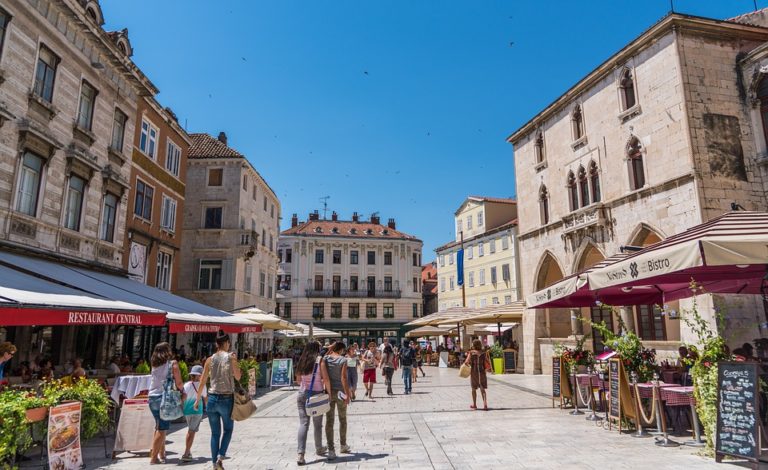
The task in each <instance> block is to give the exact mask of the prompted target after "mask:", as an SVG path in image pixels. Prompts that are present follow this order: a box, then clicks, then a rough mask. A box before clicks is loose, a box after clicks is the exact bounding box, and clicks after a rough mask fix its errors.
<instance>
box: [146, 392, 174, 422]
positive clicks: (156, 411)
mask: <svg viewBox="0 0 768 470" xmlns="http://www.w3.org/2000/svg"><path fill="white" fill-rule="evenodd" d="M162 400H163V397H162V395H157V396H150V397H149V411H151V412H152V416H154V417H155V430H157V431H167V430H169V429H171V422H170V421H166V420H164V419H160V402H161V401H162Z"/></svg>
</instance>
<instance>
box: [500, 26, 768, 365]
mask: <svg viewBox="0 0 768 470" xmlns="http://www.w3.org/2000/svg"><path fill="white" fill-rule="evenodd" d="M766 40H768V29H766V28H763V27H760V26H755V25H751V24H743V23H739V22H737V21H718V20H711V19H706V18H698V17H689V16H685V15H680V14H670V15H669V16H667V17H665V18H664V19H663V20H661V21H660V22H658V23H657V24H655V25H654V26H652V27H651V28H650V29H648V30H647V31H645V32H644V33H643V34H641V35H640V36H639V37H638V38H637V39H635V40H634V41H632V42H631V43H629V44H628V45H626V46H625V47H624V48H623V49H621V50H620V51H619V52H618V53H617V54H615V55H614V56H612V57H611V58H609V59H608V60H607V61H605V62H604V63H603V64H601V65H600V66H599V67H598V68H597V69H595V70H594V71H593V72H591V73H590V74H589V75H587V76H586V77H584V78H583V79H581V80H580V81H579V82H578V83H577V84H576V85H574V86H573V87H572V88H570V89H569V90H568V91H566V92H565V93H564V94H563V95H562V96H561V97H560V98H558V99H557V100H556V101H555V102H554V103H552V104H550V105H549V106H547V107H546V108H545V109H544V110H543V111H542V112H540V113H539V114H537V115H536V116H535V117H534V118H533V119H531V120H530V121H529V122H527V123H526V124H525V125H523V126H522V127H521V128H520V129H518V130H517V131H515V132H514V133H513V134H512V135H511V136H510V137H509V139H508V141H509V142H510V143H511V144H512V145H513V146H514V152H515V154H514V161H515V175H516V181H517V194H518V195H519V199H518V208H519V220H520V222H519V233H520V235H519V243H520V253H521V268H522V269H521V270H522V272H523V273H526V276H524V277H523V292H524V294H525V295H528V294H530V293H532V292H535V291H537V290H540V289H542V288H544V287H547V286H549V285H551V284H553V283H554V282H557V281H558V280H560V279H562V278H563V277H565V276H568V275H570V274H573V273H576V272H578V271H580V270H582V269H585V268H587V267H589V266H591V265H593V264H595V263H597V262H599V261H601V260H602V259H604V258H606V257H608V256H611V255H613V254H616V253H619V252H620V251H621V247H622V246H626V245H632V246H645V245H649V244H651V243H654V242H656V241H659V240H661V239H664V238H666V237H668V236H670V235H672V234H675V233H679V232H681V231H683V230H685V229H686V228H688V227H690V226H693V225H696V224H699V223H702V222H705V221H707V220H709V219H711V218H713V217H715V216H717V215H720V214H722V213H723V212H724V211H728V210H731V207H732V204H735V206H734V207H742V208H745V209H748V210H766V209H767V208H768V205H767V204H766V190H767V189H768V186H767V184H768V177H767V176H768V175H767V174H766V166H765V157H764V153H765V152H764V150H763V149H765V148H766V147H765V140H764V137H763V136H764V133H763V131H762V129H763V123H762V122H761V121H760V119H759V118H760V116H759V113H758V112H756V109H757V108H758V107H759V106H758V105H756V104H755V103H754V102H750V101H749V99H748V98H747V97H748V96H749V88H750V87H751V86H752V87H754V86H755V85H751V83H753V82H755V80H758V83H759V82H760V80H759V77H752V79H751V80H752V81H751V82H750V80H748V79H747V77H751V76H752V75H754V74H752V73H751V72H750V73H745V72H747V71H748V70H749V71H752V70H754V69H755V67H757V64H758V62H759V61H758V60H757V59H756V57H757V56H754V57H755V58H754V59H752V62H749V60H750V59H749V58H750V57H752V56H750V51H754V50H756V48H760V47H761V46H762V45H763V44H764V43H765V42H766ZM745 60H746V61H747V62H745ZM767 102H768V101H767ZM761 145H762V147H761ZM720 300H722V299H720ZM733 300H734V299H733V296H729V301H731V302H732V301H733ZM716 301H718V299H714V298H712V296H708V297H707V298H706V299H704V300H701V299H700V305H699V308H700V309H702V310H703V311H704V312H705V315H711V311H712V305H713V303H714V302H716ZM689 302H690V301H681V302H680V306H679V308H683V309H685V308H686V307H687V306H688V305H689ZM702 302H703V305H702ZM738 303H739V305H741V306H740V307H734V308H732V309H731V313H730V314H729V319H728V321H729V322H730V323H729V329H730V330H731V332H732V333H735V334H736V336H737V338H736V339H734V341H736V342H738V341H744V340H752V339H753V336H748V335H750V334H751V335H754V331H753V330H754V325H751V322H754V310H753V309H754V308H757V301H756V299H754V298H744V299H738ZM620 312H621V314H620V318H621V320H622V321H623V322H624V323H625V324H626V325H627V327H628V328H631V329H635V330H636V331H637V332H638V334H639V335H640V336H641V337H642V338H643V339H644V340H645V341H644V342H645V343H646V345H648V346H649V347H655V348H656V349H657V350H659V351H660V356H661V358H664V357H665V355H672V354H673V351H676V349H677V346H678V345H679V343H680V341H694V340H695V339H694V338H692V335H691V334H690V332H688V331H687V330H686V328H685V327H681V322H680V320H673V319H670V318H667V317H664V316H662V315H661V313H660V311H659V310H658V309H655V308H654V307H653V306H624V307H622V308H621V309H620ZM579 317H587V318H589V319H591V320H594V321H599V320H604V321H606V322H607V323H608V324H609V325H610V324H612V325H613V327H614V329H618V321H619V318H618V317H616V316H615V315H614V314H611V313H610V312H607V311H606V310H605V309H601V308H599V307H592V308H582V309H574V310H572V311H568V310H563V309H529V310H527V311H526V314H525V317H524V322H523V335H524V358H525V371H526V372H527V373H538V372H541V371H543V372H544V373H548V372H549V368H548V366H550V364H549V363H548V362H549V361H542V360H541V359H542V358H543V357H547V356H548V355H550V354H551V352H552V348H553V345H554V343H556V342H563V343H568V342H569V341H574V340H575V338H576V337H578V336H580V335H581V334H582V333H583V331H582V328H581V325H582V322H581V321H579ZM750 325H751V326H750ZM747 330H749V332H747ZM593 333H594V332H593ZM739 338H742V339H739ZM590 343H591V345H592V347H593V348H596V349H600V348H602V344H601V343H600V338H599V335H595V334H593V337H592V340H591V341H589V342H587V344H590ZM738 344H741V343H740V342H739V343H738Z"/></svg>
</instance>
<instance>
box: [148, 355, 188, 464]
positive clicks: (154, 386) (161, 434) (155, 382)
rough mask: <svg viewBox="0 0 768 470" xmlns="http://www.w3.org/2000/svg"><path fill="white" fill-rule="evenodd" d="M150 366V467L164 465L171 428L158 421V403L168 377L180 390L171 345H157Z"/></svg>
mask: <svg viewBox="0 0 768 470" xmlns="http://www.w3.org/2000/svg"><path fill="white" fill-rule="evenodd" d="M149 362H150V363H151V364H152V382H151V383H150V386H149V409H150V411H152V416H154V417H155V434H154V437H153V439H152V449H151V450H150V451H149V463H150V464H152V465H155V464H159V463H165V433H166V432H167V431H168V429H169V428H170V427H171V423H170V422H169V421H165V420H164V419H160V402H161V401H162V399H163V389H164V388H165V383H166V381H167V380H168V377H169V376H170V377H171V378H172V379H173V383H174V384H175V385H176V389H177V390H181V389H182V387H183V386H184V383H183V382H182V381H181V371H180V370H179V364H178V363H177V362H176V361H174V360H173V352H172V351H171V345H170V344H168V343H158V344H157V345H156V346H155V350H154V352H153V353H152V358H151V359H150V361H149Z"/></svg>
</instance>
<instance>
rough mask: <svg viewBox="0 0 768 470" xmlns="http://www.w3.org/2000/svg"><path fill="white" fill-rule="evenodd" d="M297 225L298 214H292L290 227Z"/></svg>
mask: <svg viewBox="0 0 768 470" xmlns="http://www.w3.org/2000/svg"><path fill="white" fill-rule="evenodd" d="M297 225H299V216H298V215H296V214H293V217H291V227H295V226H297Z"/></svg>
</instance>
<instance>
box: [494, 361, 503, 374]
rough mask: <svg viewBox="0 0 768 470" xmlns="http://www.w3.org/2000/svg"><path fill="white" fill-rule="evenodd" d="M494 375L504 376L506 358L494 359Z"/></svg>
mask: <svg viewBox="0 0 768 470" xmlns="http://www.w3.org/2000/svg"><path fill="white" fill-rule="evenodd" d="M493 373H494V374H503V373H504V358H503V357H494V358H493Z"/></svg>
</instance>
